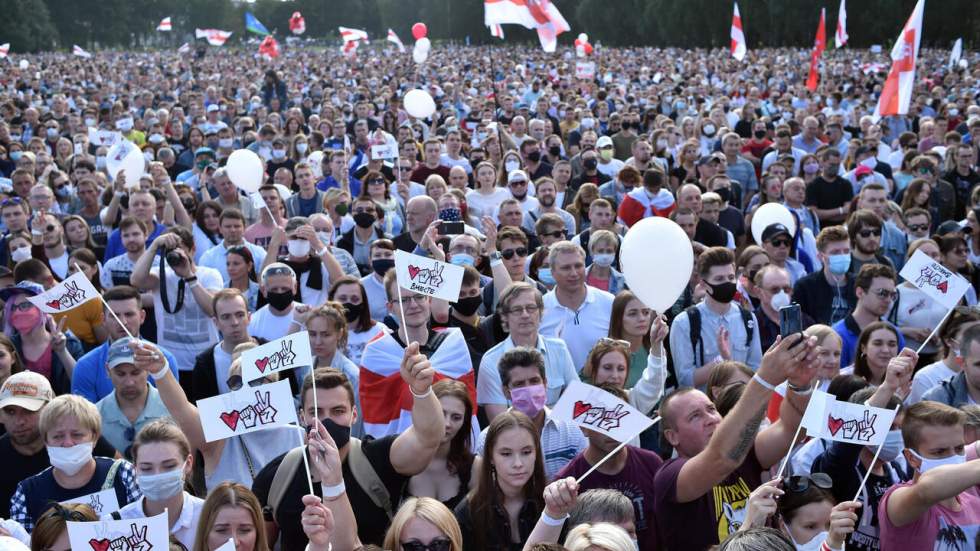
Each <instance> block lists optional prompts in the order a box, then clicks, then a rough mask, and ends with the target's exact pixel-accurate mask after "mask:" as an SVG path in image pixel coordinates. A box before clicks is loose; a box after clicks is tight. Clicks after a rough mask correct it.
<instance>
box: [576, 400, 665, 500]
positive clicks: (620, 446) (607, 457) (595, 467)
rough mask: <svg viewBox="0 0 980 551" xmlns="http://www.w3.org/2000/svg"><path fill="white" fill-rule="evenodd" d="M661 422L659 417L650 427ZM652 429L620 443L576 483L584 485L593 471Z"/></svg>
mask: <svg viewBox="0 0 980 551" xmlns="http://www.w3.org/2000/svg"><path fill="white" fill-rule="evenodd" d="M659 422H660V416H659V415H658V416H657V417H656V419H654V420H653V423H651V424H650V427H652V426H653V425H656V424H657V423H659ZM650 427H647V428H646V429H643V430H641V431H640V432H638V433H636V435H635V436H633V437H632V438H628V439H626V440H623V441H622V442H620V443H619V445H618V446H616V447H615V448H614V449H613V451H611V452H609V453H607V454H606V456H605V457H603V458H602V459H600V460H599V461H598V462H596V464H595V465H592V467H591V468H590V469H589V470H587V471H585V474H583V475H582V476H580V477H578V479H577V480H576V481H575V483H576V484H581V483H582V481H583V480H585V477H587V476H589V475H590V474H592V472H593V471H595V470H596V469H598V468H599V467H600V466H602V464H603V463H605V462H606V461H608V460H609V458H611V457H612V456H614V455H616V454H617V453H619V450H621V449H623V447H624V446H626V444H627V443H628V442H629V441H630V440H632V439H633V438H636V437H637V436H639V435H641V434H643V433H644V432H645V431H646V430H647V429H648V428H650Z"/></svg>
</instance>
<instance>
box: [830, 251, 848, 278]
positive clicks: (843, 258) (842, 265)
mask: <svg viewBox="0 0 980 551" xmlns="http://www.w3.org/2000/svg"><path fill="white" fill-rule="evenodd" d="M827 264H829V265H830V273H832V274H834V275H844V274H846V273H847V270H849V269H851V255H849V254H832V255H830V257H828V258H827Z"/></svg>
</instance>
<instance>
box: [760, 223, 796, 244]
mask: <svg viewBox="0 0 980 551" xmlns="http://www.w3.org/2000/svg"><path fill="white" fill-rule="evenodd" d="M783 234H785V235H786V236H787V237H793V236H792V235H791V234H790V233H789V229H787V228H786V226H784V225H783V224H780V223H779V222H777V223H775V224H769V225H768V226H766V229H764V230H762V242H763V243H765V242H766V241H769V240H770V239H772V238H774V237H776V236H777V235H783Z"/></svg>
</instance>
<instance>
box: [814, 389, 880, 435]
mask: <svg viewBox="0 0 980 551" xmlns="http://www.w3.org/2000/svg"><path fill="white" fill-rule="evenodd" d="M896 413H897V410H892V409H883V408H877V407H874V406H868V405H865V404H852V403H850V402H841V401H839V400H837V399H836V398H834V396H833V395H832V394H827V393H826V392H822V391H820V390H814V391H813V394H811V395H810V402H809V403H808V404H807V407H806V411H805V412H804V413H803V419H802V420H801V421H800V424H801V425H802V426H803V428H804V429H806V434H807V436H809V437H811V438H823V439H825V440H835V441H837V442H846V443H849V444H860V445H862V446H877V445H879V444H881V443H882V442H884V441H885V436H887V435H888V431H889V430H890V429H891V426H892V421H893V420H894V419H895V414H896Z"/></svg>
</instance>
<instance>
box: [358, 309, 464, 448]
mask: <svg viewBox="0 0 980 551" xmlns="http://www.w3.org/2000/svg"><path fill="white" fill-rule="evenodd" d="M445 332H446V336H445V338H444V339H443V340H442V343H440V344H439V348H437V349H436V351H435V352H433V353H432V354H431V355H430V356H429V361H430V362H432V367H433V369H434V370H435V372H436V374H435V380H436V381H438V380H440V379H446V378H449V379H456V380H458V381H460V382H462V383H464V384H465V385H466V388H467V390H469V393H470V397H471V398H472V399H473V403H474V404H475V403H476V378H475V375H474V374H473V363H472V362H470V355H469V351H468V348H467V346H466V339H465V338H464V337H463V333H462V332H461V331H460V330H459V329H458V328H455V327H454V328H450V329H447V330H446V331H445ZM404 355H405V349H404V348H403V347H402V346H401V345H400V344H398V342H397V341H395V339H394V338H392V336H391V335H388V334H385V335H382V336H379V337H377V338H376V339H374V340H372V341H371V342H369V343H368V344H367V346H366V347H365V348H364V355H363V356H362V359H361V377H360V381H359V382H358V390H359V393H360V398H361V412H362V414H363V416H364V433H365V434H369V435H371V436H373V437H375V438H381V437H383V436H387V435H389V434H400V433H402V432H404V431H405V430H407V429H408V428H409V427H411V426H412V404H413V402H414V399H413V398H412V394H411V392H410V390H409V388H408V385H406V384H405V381H404V380H402V377H401V362H402V356H404ZM475 426H476V425H475Z"/></svg>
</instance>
